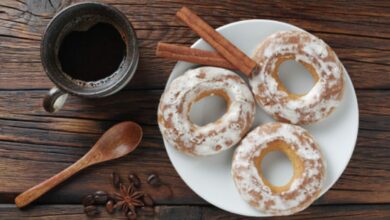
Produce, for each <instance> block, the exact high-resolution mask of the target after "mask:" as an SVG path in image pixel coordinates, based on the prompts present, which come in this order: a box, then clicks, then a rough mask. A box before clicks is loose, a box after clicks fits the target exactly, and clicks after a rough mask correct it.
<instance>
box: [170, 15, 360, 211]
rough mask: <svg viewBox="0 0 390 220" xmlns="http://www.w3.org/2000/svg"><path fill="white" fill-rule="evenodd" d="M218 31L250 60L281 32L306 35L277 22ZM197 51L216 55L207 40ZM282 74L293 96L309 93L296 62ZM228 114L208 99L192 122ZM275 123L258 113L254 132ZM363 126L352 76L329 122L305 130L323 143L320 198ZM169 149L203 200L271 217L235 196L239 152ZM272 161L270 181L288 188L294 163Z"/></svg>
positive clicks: (184, 66) (182, 67)
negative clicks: (267, 39) (189, 153)
mask: <svg viewBox="0 0 390 220" xmlns="http://www.w3.org/2000/svg"><path fill="white" fill-rule="evenodd" d="M217 30H218V32H220V33H221V34H222V35H223V36H225V37H226V38H227V39H229V40H230V41H231V42H232V43H233V44H234V45H236V46H237V47H238V48H240V49H241V50H242V51H243V52H244V53H246V54H247V55H249V56H250V55H252V53H253V52H254V49H255V48H256V46H257V45H258V44H259V43H260V42H261V41H262V40H263V39H264V38H265V37H267V36H269V35H270V34H272V33H274V32H277V31H282V30H302V29H300V28H298V27H295V26H293V25H290V24H286V23H282V22H278V21H272V20H246V21H239V22H234V23H231V24H228V25H225V26H222V27H220V28H218V29H217ZM192 47H194V48H198V49H206V50H212V48H211V47H210V46H209V45H208V44H207V43H206V42H205V41H203V40H202V39H199V40H198V41H196V42H195V44H194V45H193V46H192ZM195 66H196V65H195V64H191V63H187V62H178V63H177V64H176V66H175V68H174V69H173V70H172V73H171V75H170V77H169V80H168V82H167V85H169V84H170V83H171V82H172V80H173V79H175V78H176V77H178V76H180V75H182V74H183V73H184V72H185V71H186V70H188V69H191V68H194V67H195ZM286 70H289V72H290V73H291V74H284V73H283V72H284V71H286ZM280 71H281V73H280V74H281V78H282V80H283V79H284V82H285V84H287V85H286V86H287V88H290V87H292V89H291V90H292V91H294V88H295V90H296V89H297V88H299V89H298V90H301V89H302V88H306V89H308V88H310V84H311V83H312V82H310V80H309V79H310V77H302V76H301V75H300V74H299V72H302V71H305V70H304V68H302V66H299V65H298V64H296V63H294V62H292V63H287V64H283V65H282V67H281V70H280ZM293 72H297V73H293ZM243 78H244V77H243ZM298 92H299V91H298ZM223 109H224V103H223V102H221V101H220V100H217V99H215V98H214V99H213V98H209V99H205V100H204V101H200V103H197V104H196V106H194V107H193V109H192V111H191V118H192V119H193V120H194V121H196V122H198V123H202V121H203V122H204V121H207V120H210V118H209V117H214V118H215V114H220V112H221V111H222V112H223ZM210 115H211V116H210ZM270 121H274V120H273V119H272V118H271V117H270V116H268V115H267V114H266V113H265V112H264V111H263V110H261V108H260V107H258V108H257V111H256V120H255V122H254V125H253V127H256V126H258V125H261V124H263V123H265V122H270ZM358 121H359V113H358V104H357V99H356V94H355V90H354V88H353V85H352V82H351V79H350V78H349V76H348V74H347V77H346V89H345V94H344V98H343V101H342V104H341V105H340V106H339V107H338V108H337V109H336V111H335V112H334V113H333V114H331V115H330V117H328V118H327V119H325V120H323V121H321V122H320V123H318V124H315V125H311V126H304V127H305V128H306V129H307V130H309V132H310V133H311V134H312V135H313V136H314V137H315V139H316V140H317V141H318V143H319V145H320V147H321V150H322V152H323V154H324V157H325V161H326V162H327V174H326V182H325V187H324V188H323V189H322V192H321V195H322V194H324V193H325V192H326V191H328V190H329V188H330V187H331V186H332V185H333V184H334V183H335V182H336V181H337V179H338V178H339V177H340V176H341V174H342V172H343V171H344V169H345V167H346V166H347V164H348V161H349V160H350V158H351V155H352V152H353V150H354V147H355V142H356V138H357V132H358ZM164 144H165V147H166V150H167V152H168V155H169V158H170V160H171V161H172V164H173V166H174V167H175V169H176V171H177V172H178V173H179V175H180V176H181V178H182V179H183V180H184V182H185V183H186V184H187V185H188V186H189V187H190V188H191V189H192V190H193V191H194V192H195V193H197V194H198V195H199V196H200V197H202V198H203V199H205V200H206V201H208V202H209V203H211V204H213V205H215V206H217V207H219V208H221V209H224V210H226V211H228V212H232V213H236V214H240V215H245V216H267V214H265V213H262V212H260V211H258V210H256V209H254V208H252V207H251V206H249V205H248V204H247V203H246V202H245V201H244V200H242V199H241V197H240V195H239V193H238V191H237V190H236V187H235V185H234V182H233V179H232V176H231V173H230V169H231V162H232V154H233V151H234V148H235V147H233V148H232V149H230V150H227V151H225V152H222V153H220V154H218V155H215V156H208V157H191V156H187V155H185V154H183V153H181V152H179V151H177V150H176V149H175V148H174V147H172V146H171V145H169V144H168V143H167V142H166V141H165V140H164ZM271 157H272V158H271V159H268V161H269V162H270V163H271V164H272V165H274V166H272V167H271V170H269V171H268V173H265V176H266V177H267V178H268V179H269V180H270V181H271V182H273V183H276V184H278V183H279V184H280V183H282V182H283V181H284V182H286V181H287V180H288V176H291V173H292V169H291V167H290V165H289V163H288V162H286V160H285V159H283V157H282V156H281V155H272V156H271ZM270 160H271V161H270ZM278 162H279V163H278ZM275 164H277V165H275ZM266 172H267V171H266Z"/></svg>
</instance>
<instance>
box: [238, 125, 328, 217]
mask: <svg viewBox="0 0 390 220" xmlns="http://www.w3.org/2000/svg"><path fill="white" fill-rule="evenodd" d="M275 140H282V141H284V142H286V143H287V144H288V146H289V147H290V149H291V150H292V151H293V152H294V154H295V155H296V156H297V157H298V158H299V161H302V163H301V164H302V167H303V169H302V171H301V173H300V174H299V175H297V177H295V176H294V178H293V179H292V181H291V184H289V185H288V188H287V189H285V190H283V191H281V192H279V191H278V192H276V191H273V190H272V189H271V188H270V187H269V185H267V184H266V183H265V182H264V180H263V178H262V177H261V176H260V175H259V171H258V169H257V167H256V166H255V159H256V158H258V157H259V156H261V155H262V154H265V153H264V152H267V148H268V147H269V145H268V143H271V142H273V141H275ZM232 176H233V179H234V182H235V184H236V186H237V189H238V191H239V193H240V195H241V196H242V198H243V199H244V200H245V201H246V202H248V203H249V204H250V205H252V206H253V207H254V208H256V209H259V210H260V211H262V212H264V213H268V214H271V215H290V214H293V213H295V212H298V211H301V210H303V209H305V208H306V207H308V206H309V205H310V204H311V203H312V202H313V201H314V200H315V199H317V197H318V195H319V193H320V191H321V189H322V187H323V185H324V181H325V163H324V161H323V159H322V155H321V152H320V150H319V148H318V146H317V144H316V142H315V140H314V139H313V137H311V135H310V134H309V133H308V132H307V131H306V130H305V129H303V128H301V127H298V126H295V125H290V124H284V123H280V122H274V123H267V124H264V125H262V126H259V127H257V128H256V129H254V130H253V131H251V132H250V133H248V135H247V136H246V137H245V138H244V139H243V140H242V141H241V143H240V145H239V146H238V147H237V149H236V151H235V153H234V156H233V164H232Z"/></svg>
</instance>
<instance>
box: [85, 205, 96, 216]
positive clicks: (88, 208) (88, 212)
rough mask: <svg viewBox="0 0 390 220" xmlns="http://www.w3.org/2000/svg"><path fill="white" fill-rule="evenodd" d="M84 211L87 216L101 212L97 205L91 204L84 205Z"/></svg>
mask: <svg viewBox="0 0 390 220" xmlns="http://www.w3.org/2000/svg"><path fill="white" fill-rule="evenodd" d="M84 213H85V214H86V215H87V216H96V215H97V214H99V210H98V209H97V207H96V206H93V205H89V206H86V207H84Z"/></svg>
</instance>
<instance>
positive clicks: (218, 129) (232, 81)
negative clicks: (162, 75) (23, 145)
mask: <svg viewBox="0 0 390 220" xmlns="http://www.w3.org/2000/svg"><path fill="white" fill-rule="evenodd" d="M213 91H223V92H224V93H225V94H226V96H227V99H228V100H227V101H228V103H229V106H228V109H227V112H226V113H225V114H224V115H223V116H222V117H221V118H220V119H218V120H217V121H215V122H213V123H209V124H207V125H204V126H198V125H195V124H193V123H192V122H191V121H190V120H189V116H188V114H189V111H190V108H191V104H192V103H193V102H195V100H196V99H197V98H198V97H199V94H201V93H204V92H213ZM254 113H255V101H254V98H253V96H252V93H251V91H250V89H249V88H248V86H247V85H246V83H245V82H244V81H243V80H242V79H241V78H240V77H239V76H238V75H237V74H235V73H234V72H232V71H229V70H226V69H222V68H216V67H200V68H197V69H193V70H189V71H187V72H186V73H184V74H183V75H182V76H180V77H178V78H176V79H175V80H174V81H173V82H172V83H171V85H170V86H169V87H168V88H167V89H166V91H165V92H164V94H163V95H162V97H161V100H160V105H159V108H158V123H159V127H160V130H161V133H162V134H163V136H164V139H165V140H166V141H168V142H169V143H170V144H171V145H173V146H175V147H176V148H177V149H178V150H180V151H183V152H185V153H187V154H191V155H211V154H216V153H218V152H221V151H223V150H226V149H228V148H230V147H232V146H233V145H235V144H237V143H238V142H239V141H240V140H241V138H242V136H243V135H245V134H246V132H247V131H248V130H249V128H250V127H251V125H252V123H253V120H254Z"/></svg>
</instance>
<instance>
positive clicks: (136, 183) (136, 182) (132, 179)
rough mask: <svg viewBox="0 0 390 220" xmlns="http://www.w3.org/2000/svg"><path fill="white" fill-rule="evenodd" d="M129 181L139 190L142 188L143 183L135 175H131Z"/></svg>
mask: <svg viewBox="0 0 390 220" xmlns="http://www.w3.org/2000/svg"><path fill="white" fill-rule="evenodd" d="M128 177H129V181H130V183H132V184H133V185H134V186H135V187H136V188H139V187H140V186H141V181H140V180H139V178H138V176H137V175H135V174H134V173H130V174H129V176H128Z"/></svg>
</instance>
